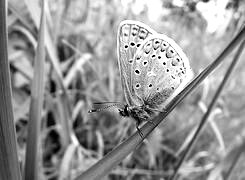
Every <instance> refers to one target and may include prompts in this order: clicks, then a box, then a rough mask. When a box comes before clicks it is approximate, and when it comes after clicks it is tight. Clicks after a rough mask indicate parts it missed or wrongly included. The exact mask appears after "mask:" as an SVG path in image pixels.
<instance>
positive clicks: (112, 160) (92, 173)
mask: <svg viewBox="0 0 245 180" xmlns="http://www.w3.org/2000/svg"><path fill="white" fill-rule="evenodd" d="M244 36H245V28H243V29H242V31H240V32H239V33H238V35H237V36H236V37H235V38H234V39H233V40H232V41H231V43H230V44H229V45H228V46H227V47H226V48H225V49H224V50H223V52H222V53H221V54H220V55H219V56H218V58H217V59H216V60H215V61H214V62H213V63H212V64H211V65H209V66H208V67H207V68H206V69H205V70H204V71H203V72H202V73H200V74H199V75H198V76H197V77H196V78H195V79H194V80H193V81H192V82H190V83H189V84H188V85H187V86H186V88H185V89H184V90H182V91H181V92H180V94H179V95H178V96H177V97H176V98H175V99H174V100H173V101H172V102H173V103H171V104H169V105H168V107H167V108H166V111H165V112H162V113H160V114H159V115H158V116H157V117H155V118H154V119H153V120H152V121H154V124H153V123H151V122H147V123H146V124H144V125H143V127H142V128H141V132H142V133H143V135H144V137H143V138H145V137H146V136H148V135H149V134H150V133H151V132H152V131H153V129H154V128H155V127H156V126H157V125H158V124H159V123H160V122H162V121H163V120H164V118H165V117H166V116H167V115H168V114H169V113H170V112H171V111H172V110H173V109H174V108H175V107H176V106H177V105H178V104H179V103H180V102H181V100H182V99H184V97H186V96H187V95H188V94H189V93H190V92H191V91H192V90H193V89H194V88H195V87H196V86H197V85H198V84H200V83H201V82H202V81H203V80H204V79H205V78H206V77H207V76H208V75H209V74H210V73H211V72H212V71H213V70H214V69H215V68H216V67H217V66H218V65H219V64H220V63H221V62H222V61H223V60H224V58H225V57H226V56H227V55H228V54H229V53H230V52H231V51H232V50H233V49H234V48H235V47H236V46H237V45H238V44H239V43H240V42H241V41H242V40H243V38H244ZM142 141H143V139H142V138H141V137H140V135H139V134H138V133H137V132H136V133H134V134H133V135H132V136H131V137H129V138H128V139H127V140H126V141H124V142H123V143H121V144H120V145H118V146H117V147H116V148H115V149H113V150H112V151H111V152H110V153H108V154H107V155H106V156H105V157H104V158H103V159H101V160H100V161H98V162H97V163H96V164H94V165H93V166H92V167H90V168H89V169H88V170H86V171H85V172H84V173H82V174H81V175H79V176H78V177H77V178H75V180H85V179H90V180H96V179H101V178H102V177H104V176H105V175H106V174H108V173H109V171H110V170H111V169H112V168H114V167H115V166H116V165H117V164H119V163H120V162H121V161H122V160H123V159H124V158H125V157H126V156H127V155H128V154H130V153H131V152H132V151H133V150H134V149H135V148H136V147H137V146H138V145H139V144H140V143H141V142H142Z"/></svg>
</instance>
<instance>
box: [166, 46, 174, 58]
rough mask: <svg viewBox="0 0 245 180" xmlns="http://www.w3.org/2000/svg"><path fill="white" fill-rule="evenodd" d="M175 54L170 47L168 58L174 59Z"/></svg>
mask: <svg viewBox="0 0 245 180" xmlns="http://www.w3.org/2000/svg"><path fill="white" fill-rule="evenodd" d="M175 54H176V52H175V50H174V49H173V48H172V47H169V48H168V50H167V54H166V56H167V58H172V57H174V56H175Z"/></svg>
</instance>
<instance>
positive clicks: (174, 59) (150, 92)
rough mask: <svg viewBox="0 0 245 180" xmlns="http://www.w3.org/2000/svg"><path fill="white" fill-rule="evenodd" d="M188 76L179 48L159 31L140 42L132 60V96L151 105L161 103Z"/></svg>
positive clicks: (155, 105) (182, 53)
mask: <svg viewBox="0 0 245 180" xmlns="http://www.w3.org/2000/svg"><path fill="white" fill-rule="evenodd" d="M191 78H192V70H191V68H190V65H189V60H188V58H187V57H186V55H185V53H184V52H183V51H182V49H181V48H180V47H179V46H178V45H177V44H176V43H175V42H174V41H173V40H172V39H171V38H169V37H167V36H165V35H163V34H156V35H152V36H151V37H149V38H147V39H146V40H144V41H143V42H142V46H140V47H139V49H138V50H137V52H136V54H135V58H134V59H133V63H132V71H131V83H132V87H133V89H132V93H131V94H132V96H133V97H139V98H140V99H141V100H142V101H143V102H144V104H148V105H149V106H150V107H152V108H159V106H161V107H162V106H163V107H164V106H165V105H166V104H167V103H169V102H170V101H171V100H172V98H173V97H174V96H175V95H177V93H179V92H180V91H181V90H182V88H183V87H184V86H185V85H186V84H187V83H188V82H189V80H190V79H191Z"/></svg>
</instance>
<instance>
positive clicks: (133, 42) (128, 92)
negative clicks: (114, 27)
mask: <svg viewBox="0 0 245 180" xmlns="http://www.w3.org/2000/svg"><path fill="white" fill-rule="evenodd" d="M153 34H157V33H156V32H155V31H154V30H152V29H151V28H150V27H148V26H147V25H145V24H143V23H141V22H138V21H132V20H125V21H122V22H121V23H120V25H119V28H118V35H117V51H118V64H119V70H120V76H121V82H122V87H123V91H124V95H125V99H126V102H127V103H128V104H129V105H140V104H142V102H141V100H140V99H139V98H138V97H137V96H135V95H136V94H135V93H134V94H132V88H133V87H132V77H131V70H132V64H133V59H134V56H135V52H136V51H137V50H138V49H139V47H140V45H141V43H142V42H143V41H144V40H145V39H146V38H148V37H150V36H151V35H153Z"/></svg>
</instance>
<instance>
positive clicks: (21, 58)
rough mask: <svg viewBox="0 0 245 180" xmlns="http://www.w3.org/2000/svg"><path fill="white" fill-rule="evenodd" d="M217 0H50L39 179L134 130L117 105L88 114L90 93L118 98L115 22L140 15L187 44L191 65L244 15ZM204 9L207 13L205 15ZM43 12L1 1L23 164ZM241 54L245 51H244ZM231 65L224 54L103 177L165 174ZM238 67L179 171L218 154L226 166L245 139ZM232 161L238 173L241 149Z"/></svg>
mask: <svg viewBox="0 0 245 180" xmlns="http://www.w3.org/2000/svg"><path fill="white" fill-rule="evenodd" d="M157 3H159V4H157ZM215 3H216V4H215ZM155 4H156V5H155ZM154 5H155V6H154ZM220 6H221V5H220V4H219V3H218V1H212V0H210V1H192V0H189V1H185V2H182V1H152V2H151V3H147V2H143V1H132V2H131V1H128V2H127V3H126V1H124V2H122V1H119V0H95V1H89V0H87V1H86V0H84V1H78V0H73V1H62V0H57V1H48V6H47V7H48V8H47V9H46V12H45V13H46V16H47V25H48V28H47V34H46V36H45V41H46V43H47V45H46V50H47V56H46V63H45V75H44V76H45V96H44V107H43V111H42V121H41V132H40V137H39V138H40V140H41V144H40V150H41V157H40V169H39V172H38V174H39V178H40V179H50V180H51V179H73V178H74V177H75V176H77V175H78V174H80V173H81V172H82V171H85V170H86V169H87V168H88V167H90V166H91V165H92V164H94V163H95V162H97V161H98V160H99V159H101V158H102V157H103V156H104V155H105V154H107V153H108V152H110V151H111V150H112V149H113V148H114V147H115V146H116V145H118V144H119V143H120V142H122V141H123V140H124V139H125V138H127V137H128V136H129V135H130V134H132V133H133V132H134V131H135V126H134V124H135V122H134V121H133V120H131V119H126V118H122V117H120V116H119V115H118V113H117V110H116V109H115V110H111V111H103V112H101V113H96V114H88V113H87V112H88V110H89V109H90V108H91V107H92V103H93V102H105V101H120V102H125V101H124V97H123V93H122V89H121V82H120V77H119V70H118V65H117V54H116V33H117V28H118V24H119V23H120V21H122V20H124V19H134V20H139V21H142V22H144V23H146V24H148V25H149V26H151V27H152V28H154V29H155V30H157V31H158V32H160V33H164V34H166V35H168V36H170V37H172V38H173V39H174V40H175V41H176V42H178V44H179V45H180V46H181V47H182V48H183V50H184V52H186V54H187V55H188V57H189V59H190V63H191V67H192V69H193V70H194V72H195V74H198V73H199V72H200V71H201V70H202V69H204V68H205V67H206V66H207V65H208V64H209V63H210V62H211V61H212V60H213V59H214V58H215V57H217V56H218V54H219V53H220V51H221V50H223V49H224V48H225V47H226V46H227V44H228V43H229V42H230V40H231V39H232V37H233V36H234V35H235V33H237V32H238V30H239V28H240V27H241V25H242V24H243V23H244V14H245V13H244V12H245V3H244V2H242V1H235V0H234V1H232V0H230V1H227V3H224V5H223V9H222V7H221V9H215V8H217V7H219V8H220ZM205 8H206V9H209V11H208V13H209V14H211V15H212V14H213V16H211V15H210V16H211V20H210V18H208V16H207V15H206V14H205V12H206V11H205ZM222 10H223V11H222ZM153 11H155V14H152V12H153ZM40 12H41V10H40V5H39V3H38V1H32V0H25V1H23V3H20V2H19V1H17V0H10V1H9V4H8V19H7V20H8V21H7V23H8V36H9V37H8V38H9V39H8V53H9V61H10V70H11V80H12V91H13V92H12V94H13V105H14V120H15V125H16V132H17V143H18V144H17V145H18V157H19V161H20V162H21V164H22V165H23V164H24V161H25V150H26V141H27V129H28V128H27V124H28V120H29V108H30V91H31V80H32V79H33V74H34V65H33V63H34V57H35V49H36V46H37V37H38V36H37V30H38V27H39V21H40V14H41V13H40ZM215 13H216V14H215ZM223 16H224V18H223V19H222V18H221V17H223ZM212 17H213V18H212ZM215 17H216V18H217V19H215ZM218 18H220V19H218ZM216 23H220V24H219V26H216V27H215V26H213V24H216ZM231 57H232V56H230V58H231ZM242 57H243V58H241V59H244V53H243V56H242ZM228 64H229V61H226V62H225V63H224V64H223V65H222V66H220V68H218V69H217V70H216V71H215V72H214V73H213V74H211V76H209V77H208V78H207V79H206V80H205V82H204V83H203V84H202V85H201V86H200V87H199V88H198V89H196V90H195V92H193V93H192V94H191V95H189V96H188V97H187V98H186V99H185V100H184V102H183V103H181V104H180V105H179V106H178V107H177V108H176V109H175V110H174V111H173V112H172V113H171V114H170V115H169V116H168V117H167V119H168V120H167V121H166V122H165V123H162V124H161V125H160V126H158V127H157V128H156V129H155V130H154V132H153V133H152V135H151V136H150V137H149V138H148V141H145V142H144V143H143V144H142V145H140V146H139V147H138V148H137V149H136V150H135V151H134V153H132V154H131V155H129V156H128V157H127V158H126V159H125V160H124V161H123V162H122V163H120V165H119V166H117V167H116V168H115V169H114V170H113V171H112V172H111V173H110V174H109V175H108V176H107V177H106V178H105V179H113V180H114V179H115V180H117V179H118V180H119V179H127V180H131V179H132V180H137V179H163V177H165V176H168V175H169V174H170V173H171V172H172V169H173V166H174V165H175V163H176V162H177V159H178V157H179V156H180V155H181V154H182V153H183V150H184V149H185V147H186V146H187V143H188V142H189V140H190V138H191V135H192V133H193V131H194V129H195V128H196V126H197V124H198V123H199V121H200V119H201V117H202V116H203V114H204V112H205V111H206V108H207V105H208V104H209V103H210V100H211V98H212V97H213V95H214V92H215V90H216V89H217V87H218V85H219V83H220V82H221V80H222V76H223V74H224V71H225V69H226V68H227V65H228ZM244 70H245V62H244V61H242V60H241V61H240V62H239V65H238V66H237V67H236V69H235V71H234V73H233V74H232V77H231V79H230V81H229V83H228V84H227V86H226V88H225V89H224V90H223V93H222V95H221V97H220V99H219V100H218V102H217V106H216V107H215V108H214V110H213V112H212V114H211V116H210V118H209V121H210V123H209V125H208V126H207V128H206V129H205V130H204V131H203V133H202V135H201V137H200V138H199V140H198V142H197V144H196V146H195V148H194V149H193V151H192V153H191V155H190V157H189V158H188V159H187V161H186V162H185V163H184V164H183V166H182V167H181V169H180V178H181V179H207V178H208V177H212V176H211V175H212V174H213V173H215V171H216V170H217V169H216V167H217V166H218V165H219V164H220V163H221V164H223V165H224V166H225V163H226V161H224V159H225V157H227V154H229V152H231V151H232V150H233V149H234V147H236V146H237V145H238V144H239V143H241V141H243V138H244V135H245V122H244V120H243V119H244V113H245V112H244V109H245V95H244V89H245V81H244V77H245V71H244ZM60 77H61V78H60ZM61 82H62V83H63V85H64V87H62V86H61V84H62V83H61ZM64 92H65V93H67V94H68V97H69V98H68V99H66V98H65V96H64ZM239 161H240V162H241V163H239V162H238V163H237V166H236V168H235V169H234V172H233V174H232V179H243V178H245V174H244V171H243V169H244V168H245V165H244V163H242V162H243V161H244V156H241V158H240V160H239ZM22 167H23V166H22Z"/></svg>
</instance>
